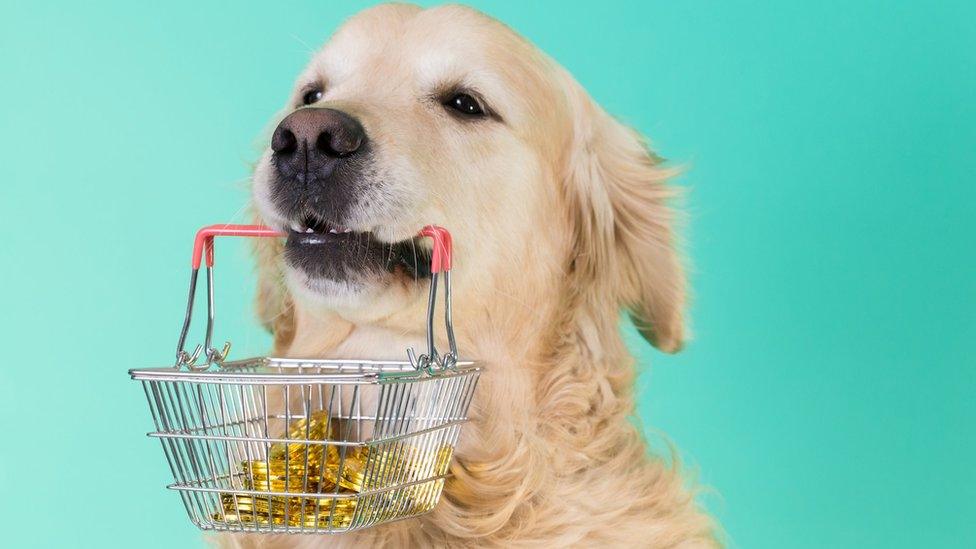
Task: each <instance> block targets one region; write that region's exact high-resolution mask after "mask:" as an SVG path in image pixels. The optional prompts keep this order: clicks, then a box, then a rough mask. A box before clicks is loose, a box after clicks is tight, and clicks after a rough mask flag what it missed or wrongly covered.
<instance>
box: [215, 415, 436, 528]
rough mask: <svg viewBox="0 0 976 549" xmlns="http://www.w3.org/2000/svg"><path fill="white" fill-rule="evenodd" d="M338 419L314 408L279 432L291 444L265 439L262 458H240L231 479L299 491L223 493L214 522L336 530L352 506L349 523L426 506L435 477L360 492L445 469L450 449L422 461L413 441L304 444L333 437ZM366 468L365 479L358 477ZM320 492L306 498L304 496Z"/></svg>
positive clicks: (253, 487)
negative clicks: (283, 432) (267, 446)
mask: <svg viewBox="0 0 976 549" xmlns="http://www.w3.org/2000/svg"><path fill="white" fill-rule="evenodd" d="M342 427H343V425H342V420H340V419H338V418H330V417H329V416H328V414H327V412H324V411H322V412H315V413H313V414H311V416H310V417H309V418H308V419H305V418H301V419H296V420H295V421H293V422H291V423H290V425H289V426H288V429H287V432H288V436H287V437H286V438H287V439H289V440H295V439H298V440H299V442H288V443H285V442H278V443H274V444H272V445H271V447H270V450H269V452H268V459H267V460H246V461H242V462H241V463H240V475H239V478H240V479H241V481H242V484H243V488H244V490H248V491H251V492H253V491H258V492H283V493H297V494H306V495H305V496H282V495H270V494H269V495H267V496H263V495H256V494H253V493H234V492H223V493H221V494H220V505H221V508H222V512H218V513H215V514H214V515H213V518H214V520H216V521H219V522H223V523H228V524H241V525H243V524H248V525H259V526H268V525H274V526H290V527H299V528H321V529H329V530H335V529H344V528H348V527H349V526H350V525H351V524H352V520H353V517H354V516H355V514H356V508H357V505H362V506H366V507H367V508H363V509H360V514H361V515H362V516H361V519H360V520H359V521H357V523H360V524H361V523H363V522H364V521H365V522H368V523H372V522H376V521H378V520H383V519H386V518H395V517H399V516H410V515H416V514H420V513H422V512H426V511H429V510H430V509H431V508H432V507H433V504H434V503H435V502H436V496H437V495H438V494H439V493H440V490H441V487H442V486H443V482H444V481H443V479H438V480H432V481H430V482H421V483H418V484H412V485H410V486H408V487H404V488H397V489H393V490H388V491H380V492H377V493H374V494H371V495H368V496H361V495H360V493H361V492H363V491H366V490H377V489H380V488H386V487H389V486H392V485H399V484H405V483H410V482H413V481H418V480H423V479H425V478H430V477H435V476H438V475H444V474H447V469H448V466H449V465H450V461H451V453H452V448H451V446H449V445H445V446H441V447H439V448H438V449H437V450H436V451H433V452H430V453H431V454H433V455H430V456H429V458H427V459H423V453H422V452H420V451H419V450H417V449H416V448H415V447H413V446H408V445H403V444H396V445H394V446H395V447H393V448H387V449H383V450H380V449H377V448H373V447H365V446H340V445H335V444H327V445H326V444H314V443H312V444H309V443H306V442H305V441H306V440H308V441H324V440H336V439H337V437H338V435H340V434H341V433H342V431H341V430H340V429H342ZM367 472H369V477H370V480H369V481H367V479H366V476H367ZM318 493H321V494H327V495H323V496H308V495H307V494H318Z"/></svg>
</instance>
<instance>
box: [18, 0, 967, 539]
mask: <svg viewBox="0 0 976 549" xmlns="http://www.w3.org/2000/svg"><path fill="white" fill-rule="evenodd" d="M159 4H161V5H159V6H149V5H148V3H141V2H131V1H125V2H113V3H106V2H94V3H65V4H52V3H46V2H22V3H20V2H14V3H10V1H9V0H7V1H6V2H4V3H3V4H2V5H0V177H2V181H0V228H2V230H3V239H2V244H0V265H2V268H0V276H2V284H0V292H2V294H0V297H2V301H0V302H2V316H0V328H2V344H3V351H2V353H3V357H4V366H3V368H0V406H2V412H3V413H2V414H0V418H2V419H0V429H2V431H0V436H2V438H0V441H2V442H0V448H2V456H0V494H2V497H0V516H2V517H4V518H3V519H2V521H0V522H2V523H3V524H4V525H5V532H4V533H3V537H4V538H5V539H4V542H2V545H4V546H7V547H28V546H30V547H36V546H44V547H74V546H79V547H80V546H90V547H91V546H98V547H109V546H119V547H136V546H138V547H188V546H189V547H192V546H199V545H201V541H200V540H201V536H200V534H199V533H198V532H197V531H196V530H195V529H194V528H193V527H192V526H190V525H189V523H188V522H187V521H186V520H185V517H184V515H183V511H182V508H181V506H180V504H179V498H178V496H177V495H176V494H175V493H172V492H168V491H166V490H163V489H162V486H163V485H164V484H165V483H166V482H168V475H169V473H168V470H167V468H166V465H165V462H164V460H163V459H162V455H161V452H160V449H159V446H158V444H157V443H156V442H154V441H152V440H148V439H146V438H145V437H143V436H142V435H141V433H143V432H145V431H147V430H148V428H149V425H150V419H149V416H148V412H147V410H146V409H145V403H144V397H143V395H142V392H141V390H140V389H139V387H138V386H137V385H135V384H134V383H132V382H130V381H128V379H127V376H126V375H125V371H126V370H127V369H128V368H130V367H134V366H147V365H161V364H163V363H165V362H167V361H168V360H170V356H171V354H172V351H173V349H172V347H173V344H174V341H175V338H176V335H177V333H176V332H177V329H178V327H179V322H180V320H181V315H182V307H183V301H184V295H185V291H186V276H187V268H186V263H187V260H188V256H189V248H190V239H191V235H192V233H193V231H194V229H195V228H196V227H198V226H201V225H203V224H206V223H211V222H215V221H245V220H246V216H245V214H244V212H243V209H242V206H243V205H244V204H245V202H246V197H247V191H246V179H247V177H248V165H249V163H250V162H251V161H253V160H254V159H255V158H256V156H257V151H258V150H259V144H258V142H257V137H258V136H259V134H260V133H261V131H262V128H263V125H264V124H265V123H266V121H267V120H268V119H269V118H270V117H271V116H272V114H273V113H274V112H275V111H276V109H277V108H278V107H279V106H280V105H282V104H283V101H284V99H285V97H286V95H287V93H288V91H289V88H290V86H291V82H292V79H293V78H294V77H295V75H296V74H297V73H298V71H299V70H300V68H301V67H302V66H303V64H304V63H305V61H306V60H307V59H308V57H309V54H310V51H311V48H314V47H316V46H317V45H318V44H320V43H321V42H322V41H323V40H324V39H325V38H326V37H327V36H328V35H329V34H330V32H331V31H332V30H333V29H334V28H335V27H336V26H337V25H338V24H339V23H340V22H341V21H342V20H343V19H344V18H346V17H347V16H349V15H350V14H352V13H354V12H356V11H358V10H359V9H360V8H361V7H362V6H364V5H366V3H362V2H336V1H333V2H326V1H320V2H273V3H266V4H253V5H245V4H242V3H239V2H225V3H198V2H180V3H159ZM474 5H476V6H477V7H480V8H482V9H484V10H485V11H487V12H488V13H490V14H493V15H495V16H497V17H499V18H501V19H502V20H504V21H506V22H507V23H509V24H510V25H512V26H513V27H514V28H515V29H517V30H518V31H520V32H522V33H523V34H525V35H526V36H527V37H529V38H530V39H531V40H533V41H534V42H535V43H537V44H538V45H539V46H540V47H541V48H542V49H544V50H546V51H547V52H549V53H550V54H551V55H553V56H554V57H555V58H556V59H557V60H559V61H560V62H561V63H563V64H564V65H565V66H566V67H568V68H569V69H570V70H571V71H572V72H573V73H574V74H575V75H576V77H577V78H578V79H579V80H580V81H581V82H582V83H583V85H584V86H586V87H587V88H588V89H589V91H590V92H591V93H592V95H593V96H594V97H595V98H596V99H597V100H598V101H600V102H601V103H602V104H603V105H605V106H606V107H607V109H608V110H610V111H611V112H613V113H616V114H617V115H619V116H620V117H621V118H622V119H624V120H625V121H627V122H629V123H631V124H633V125H634V126H636V127H637V128H639V129H640V130H641V131H643V132H645V133H647V134H648V135H650V136H651V138H652V139H653V140H654V142H655V144H656V147H657V148H658V150H659V151H660V152H661V153H662V154H663V155H664V156H666V157H667V158H669V159H671V161H672V162H673V163H675V164H680V165H683V166H685V167H686V169H687V171H686V173H685V175H683V176H682V177H681V178H680V179H679V181H678V183H679V184H680V185H682V186H684V187H687V188H688V189H689V197H688V200H687V210H688V213H689V223H688V230H687V236H688V245H687V249H688V255H689V257H690V259H691V262H692V264H693V267H692V269H691V280H692V286H693V288H694V301H693V304H692V307H691V311H690V313H691V314H690V317H691V322H692V326H693V329H694V332H695V337H694V339H693V341H692V342H691V343H690V345H689V346H688V348H687V350H686V351H685V352H683V353H682V354H679V355H676V356H673V357H672V356H665V355H662V354H660V353H658V352H656V351H653V350H651V349H650V348H649V347H648V346H646V344H644V343H643V342H641V341H639V340H638V339H637V338H636V337H635V336H634V335H633V333H632V331H631V329H630V328H627V333H628V337H629V338H630V342H631V347H632V348H633V350H634V352H636V353H637V354H638V355H639V357H640V359H641V363H642V364H643V365H644V370H643V371H644V373H643V374H642V376H641V379H640V415H641V417H642V418H643V419H644V421H645V423H646V424H647V425H649V426H652V427H653V428H654V431H653V432H651V436H652V437H653V438H654V440H655V441H656V442H655V444H657V445H661V444H663V442H662V441H663V439H662V438H661V437H660V436H659V435H658V434H657V433H658V431H659V432H661V433H665V434H666V435H667V436H668V437H669V439H670V440H671V442H673V443H674V444H675V445H676V446H677V447H678V448H679V449H680V450H681V456H682V460H683V463H684V464H685V465H686V466H689V467H690V468H692V469H693V470H694V471H697V478H698V480H699V481H700V482H701V483H702V484H703V485H705V486H706V487H707V489H706V492H705V493H704V494H703V495H702V501H703V503H704V504H706V505H707V506H708V508H709V509H710V510H711V511H712V512H713V513H714V514H715V515H716V516H717V517H718V519H719V520H720V521H721V523H722V524H723V525H724V527H725V529H726V530H727V535H728V541H729V544H730V545H731V546H732V547H743V548H767V547H809V548H814V547H885V548H892V547H906V548H907V547H974V546H976V529H974V519H976V473H974V465H973V454H974V450H976V442H974V434H976V433H974V420H976V405H974V389H976V383H974V381H976V379H974V377H976V375H974V359H973V351H972V348H973V345H974V343H976V318H974V304H976V282H974V281H976V257H974V234H976V191H974V189H976V185H974V181H976V177H974V176H976V155H974V151H976V101H974V99H976V73H974V67H976V7H974V6H976V4H973V3H971V2H934V3H933V2H915V3H912V2H891V1H886V2H883V1H877V2H866V1H859V2H840V1H829V2H809V1H803V2H746V1H734V2H732V1H730V2H657V1H656V2H606V1H601V2H587V3H578V4H577V3H574V4H567V3H561V2H560V3H558V4H557V3H534V2H527V1H524V0H520V1H512V2H508V1H506V2H487V1H486V2H475V3H474ZM219 255H220V263H221V265H220V267H221V269H220V271H219V272H218V283H219V284H220V286H219V291H218V299H219V300H220V303H219V311H218V312H219V315H220V319H219V320H220V324H219V325H218V332H219V334H218V337H221V336H223V335H232V336H233V338H234V340H235V342H236V344H237V352H238V353H239V354H238V356H242V355H243V353H245V352H252V353H261V352H263V351H264V350H265V349H266V348H267V344H268V338H267V336H266V335H264V334H263V333H262V332H261V330H260V329H259V328H258V327H257V326H256V324H255V322H254V321H253V319H252V313H251V309H250V296H251V295H252V289H251V286H252V284H253V275H252V274H251V263H250V260H249V258H248V255H247V250H246V249H245V247H244V246H243V245H241V244H239V243H221V249H220V250H219ZM648 364H653V369H648V368H647V365H648Z"/></svg>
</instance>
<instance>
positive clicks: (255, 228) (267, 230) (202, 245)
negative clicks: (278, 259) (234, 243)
mask: <svg viewBox="0 0 976 549" xmlns="http://www.w3.org/2000/svg"><path fill="white" fill-rule="evenodd" d="M215 236H249V237H252V238H255V237H274V236H288V235H287V234H285V233H282V232H278V231H276V230H274V229H272V228H271V227H265V226H264V225H229V224H220V225H209V226H207V227H204V228H202V229H200V230H199V231H197V236H196V238H194V239H193V258H192V259H191V260H190V266H191V267H193V269H194V270H195V269H199V268H200V262H201V260H202V257H203V250H204V249H206V250H207V267H213V262H214V245H213V241H214V237H215Z"/></svg>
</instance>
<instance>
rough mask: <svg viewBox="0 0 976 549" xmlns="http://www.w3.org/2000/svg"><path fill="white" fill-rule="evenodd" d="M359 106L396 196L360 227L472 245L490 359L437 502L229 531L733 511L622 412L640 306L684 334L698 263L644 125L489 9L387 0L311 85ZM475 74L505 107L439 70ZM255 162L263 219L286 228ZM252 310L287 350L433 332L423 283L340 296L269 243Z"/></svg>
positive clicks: (466, 250) (585, 531)
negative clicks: (449, 89) (679, 243)
mask: <svg viewBox="0 0 976 549" xmlns="http://www.w3.org/2000/svg"><path fill="white" fill-rule="evenodd" d="M308 82H319V83H322V84H323V85H324V88H325V97H324V99H323V105H326V106H332V107H335V108H341V109H343V110H345V111H347V112H350V113H352V114H354V115H355V116H356V117H357V118H359V119H360V120H361V121H362V122H363V125H364V127H365V128H366V129H367V132H368V133H369V135H370V139H371V140H373V141H374V142H375V143H377V144H378V145H379V150H380V153H379V156H378V158H377V164H378V166H377V168H376V170H377V172H378V174H379V175H378V176H377V178H378V179H377V180H378V181H379V180H381V181H382V185H384V186H386V190H388V191H389V192H388V193H386V196H387V197H394V198H390V199H389V200H388V201H387V202H385V203H382V201H381V203H379V204H378V205H377V206H376V207H375V208H373V209H371V210H370V211H365V210H364V211H363V212H360V213H359V218H358V219H357V223H358V226H356V227H355V228H356V229H357V230H365V229H370V230H372V231H373V232H374V234H377V235H383V236H384V237H386V238H389V239H390V240H394V239H402V238H406V237H408V236H410V235H411V234H413V233H415V232H416V231H417V230H418V229H419V228H420V227H421V226H423V225H425V224H427V223H436V224H440V225H443V226H445V227H447V228H448V229H450V230H451V232H452V233H453V235H454V240H455V243H456V256H455V257H456V259H455V270H454V273H455V274H454V282H455V288H454V289H455V321H456V325H457V327H458V340H459V346H460V349H461V351H462V355H463V356H464V357H466V358H475V359H481V360H482V361H483V364H484V368H485V369H484V374H483V376H482V381H481V383H480V384H479V389H478V392H477V394H476V396H475V401H474V403H473V405H472V408H473V410H472V415H473V421H472V422H471V423H470V424H469V425H468V426H467V427H466V428H465V430H464V431H463V433H462V439H461V442H460V447H459V449H458V451H457V453H456V456H457V459H456V460H455V463H454V465H453V466H452V469H451V471H452V473H453V475H454V476H453V478H452V479H451V480H450V481H449V483H448V485H447V487H446V489H445V493H444V497H443V499H442V500H441V502H440V504H439V505H438V506H437V508H436V509H435V510H434V511H433V512H432V513H430V514H429V515H426V516H423V517H421V518H418V519H411V520H407V521H402V522H398V523H393V524H389V525H384V526H379V527H375V528H370V529H367V530H364V531H361V532H355V533H350V534H343V535H339V536H315V537H296V536H287V537H274V536H250V535H243V536H241V535H218V536H215V537H214V539H215V540H216V541H217V542H218V543H220V544H222V545H225V546H232V547H233V546H236V547H325V546H333V545H343V546H344V545H378V544H383V545H390V546H407V545H413V546H428V545H437V546H544V547H559V546H568V545H585V546H606V545H610V546H643V547H711V546H715V545H717V544H718V542H717V541H716V531H717V527H716V526H715V524H714V523H713V522H712V521H711V520H710V519H709V518H708V517H707V516H706V515H705V514H703V513H702V511H701V510H700V509H699V508H698V507H697V506H696V504H695V502H694V500H693V497H692V493H691V492H689V490H688V488H687V487H686V486H684V483H683V480H682V477H681V475H680V474H679V471H677V470H676V469H675V468H672V467H671V466H669V465H667V464H666V463H665V462H664V461H663V460H662V459H660V458H658V457H655V456H654V455H651V454H650V453H649V450H648V448H647V446H646V444H645V442H644V440H643V439H642V436H641V434H640V432H639V431H638V429H637V428H635V426H634V424H633V423H632V422H631V421H629V420H628V417H630V416H632V415H633V413H634V401H633V391H632V386H633V381H634V375H635V370H634V365H633V360H632V358H631V357H630V356H629V355H628V353H627V350H626V348H625V347H624V344H623V342H622V340H621V337H620V334H619V326H618V323H619V311H620V310H621V308H626V309H627V310H629V311H630V312H631V314H632V316H633V317H634V318H635V320H636V321H637V323H638V325H639V327H640V328H641V329H642V333H644V334H645V336H646V337H647V338H648V339H649V341H651V342H653V343H654V344H655V345H656V346H657V347H658V348H660V349H662V350H664V351H668V352H673V351H676V350H678V349H679V348H680V347H681V344H682V341H683V338H684V335H683V321H682V311H683V307H684V297H685V290H684V275H683V272H682V268H681V265H680V262H679V259H678V257H677V255H676V253H675V250H674V246H675V238H674V236H673V234H672V230H671V226H672V221H673V213H672V211H671V210H670V209H669V207H668V200H669V198H670V197H671V194H672V193H671V191H670V190H669V188H668V186H667V184H666V180H667V177H668V175H669V173H668V172H667V171H666V170H664V169H662V168H661V167H659V166H658V161H657V160H656V157H655V156H654V155H653V154H652V153H650V152H649V150H648V149H647V147H646V145H645V143H644V142H643V140H642V139H641V138H640V137H639V136H638V135H636V134H635V133H634V132H632V131H631V130H629V129H627V128H626V127H624V126H623V125H621V124H620V123H618V122H617V121H615V120H614V119H613V118H611V117H610V116H609V115H607V114H606V113H605V112H604V111H603V110H602V109H601V108H600V107H599V106H598V105H596V104H595V103H594V102H593V101H592V100H591V99H590V98H589V96H588V95H587V94H586V93H585V92H584V91H583V90H582V89H581V87H580V86H579V85H578V84H577V83H576V82H575V81H574V80H573V79H572V78H571V77H570V76H569V75H568V74H567V73H566V72H565V71H564V70H563V69H561V68H560V67H559V66H558V65H556V64H555V63H554V62H553V61H552V60H550V59H549V58H547V57H546V56H545V55H543V54H541V53H540V52H538V50H537V49H536V48H534V47H533V46H532V45H531V44H529V43H528V42H527V41H525V40H524V39H522V38H520V37H519V36H517V35H516V34H515V33H514V32H512V31H511V30H510V29H508V28H507V27H505V26H504V25H502V24H500V23H498V22H497V21H494V20H492V19H490V18H488V17H486V16H484V15H482V14H480V13H478V12H476V11H474V10H471V9H468V8H463V7H457V6H446V7H439V8H433V9H429V10H421V9H420V8H417V7H414V6H408V5H399V4H398V5H385V6H380V7H377V8H374V9H371V10H367V11H365V12H363V13H361V14H359V15H357V16H356V17H355V18H353V19H352V20H350V21H349V22H348V23H346V24H345V25H344V26H343V27H342V28H341V29H340V30H339V31H338V32H337V33H336V35H335V36H334V37H333V38H332V39H331V40H330V42H329V43H328V44H327V45H326V46H325V47H324V48H323V50H322V51H321V52H319V53H318V54H317V55H316V56H315V58H314V59H313V60H312V62H311V63H310V65H309V67H308V69H307V70H306V71H305V73H304V74H303V75H302V76H301V77H300V79H299V81H298V83H297V84H296V91H295V96H293V97H292V99H291V101H290V102H289V106H288V107H286V112H287V111H288V110H291V109H293V108H295V101H296V98H297V97H299V96H300V95H301V89H302V86H303V85H305V84H307V83H308ZM456 83H463V84H464V85H465V86H468V87H471V88H475V89H477V90H478V91H479V92H480V93H481V94H483V95H484V97H485V99H486V100H487V102H488V103H489V104H490V105H491V106H492V107H493V108H494V109H495V110H496V111H497V112H498V114H499V116H500V120H498V121H486V122H485V123H478V124H463V123H461V124H459V123H458V121H457V120H454V119H452V118H451V117H449V116H446V115H445V114H444V112H443V110H442V107H441V105H440V104H439V103H437V102H436V101H433V102H432V101H431V100H430V97H431V96H432V95H431V94H434V93H435V92H436V91H437V90H438V89H439V87H442V86H445V85H452V84H456ZM268 173H269V167H268V157H267V156H265V157H264V158H263V159H262V161H261V163H260V164H259V166H258V168H257V169H256V171H255V176H254V187H255V189H254V196H255V205H256V209H257V212H258V219H259V221H262V222H266V223H270V224H272V225H278V226H281V225H282V224H283V223H284V222H285V221H284V220H281V219H277V218H276V214H275V212H274V211H273V208H272V206H271V205H270V204H269V201H268V196H267V187H266V184H267V177H268ZM258 246H259V247H258V250H257V258H258V264H259V269H260V277H261V279H260V288H259V297H258V307H259V312H260V315H261V317H262V318H263V319H264V321H265V322H266V323H267V325H268V326H269V328H270V329H271V330H272V331H273V332H274V334H275V341H276V349H275V351H276V352H277V353H278V354H280V355H285V356H302V357H315V356H336V357H377V358H384V357H389V358H403V356H404V349H405V348H406V347H407V346H410V345H414V346H417V347H418V348H422V347H423V339H422V338H423V331H422V330H423V322H422V318H423V311H424V306H425V300H424V297H425V288H424V285H423V284H416V283H412V282H410V281H403V280H381V281H377V282H376V283H375V285H374V286H373V287H371V288H370V289H369V291H368V292H359V293H357V294H355V295H352V294H350V295H340V296H335V295H332V296H326V297H323V296H321V295H314V294H315V292H314V291H312V290H309V289H308V287H305V286H303V285H302V282H301V280H300V277H298V276H296V275H295V273H289V269H288V268H286V267H283V265H282V262H281V245H280V243H272V242H262V243H261V244H259V245H258Z"/></svg>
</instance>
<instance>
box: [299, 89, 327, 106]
mask: <svg viewBox="0 0 976 549" xmlns="http://www.w3.org/2000/svg"><path fill="white" fill-rule="evenodd" d="M321 100H322V90H319V89H315V90H308V91H307V92H305V95H303V96H302V105H311V104H312V103H318V102H319V101H321Z"/></svg>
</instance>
